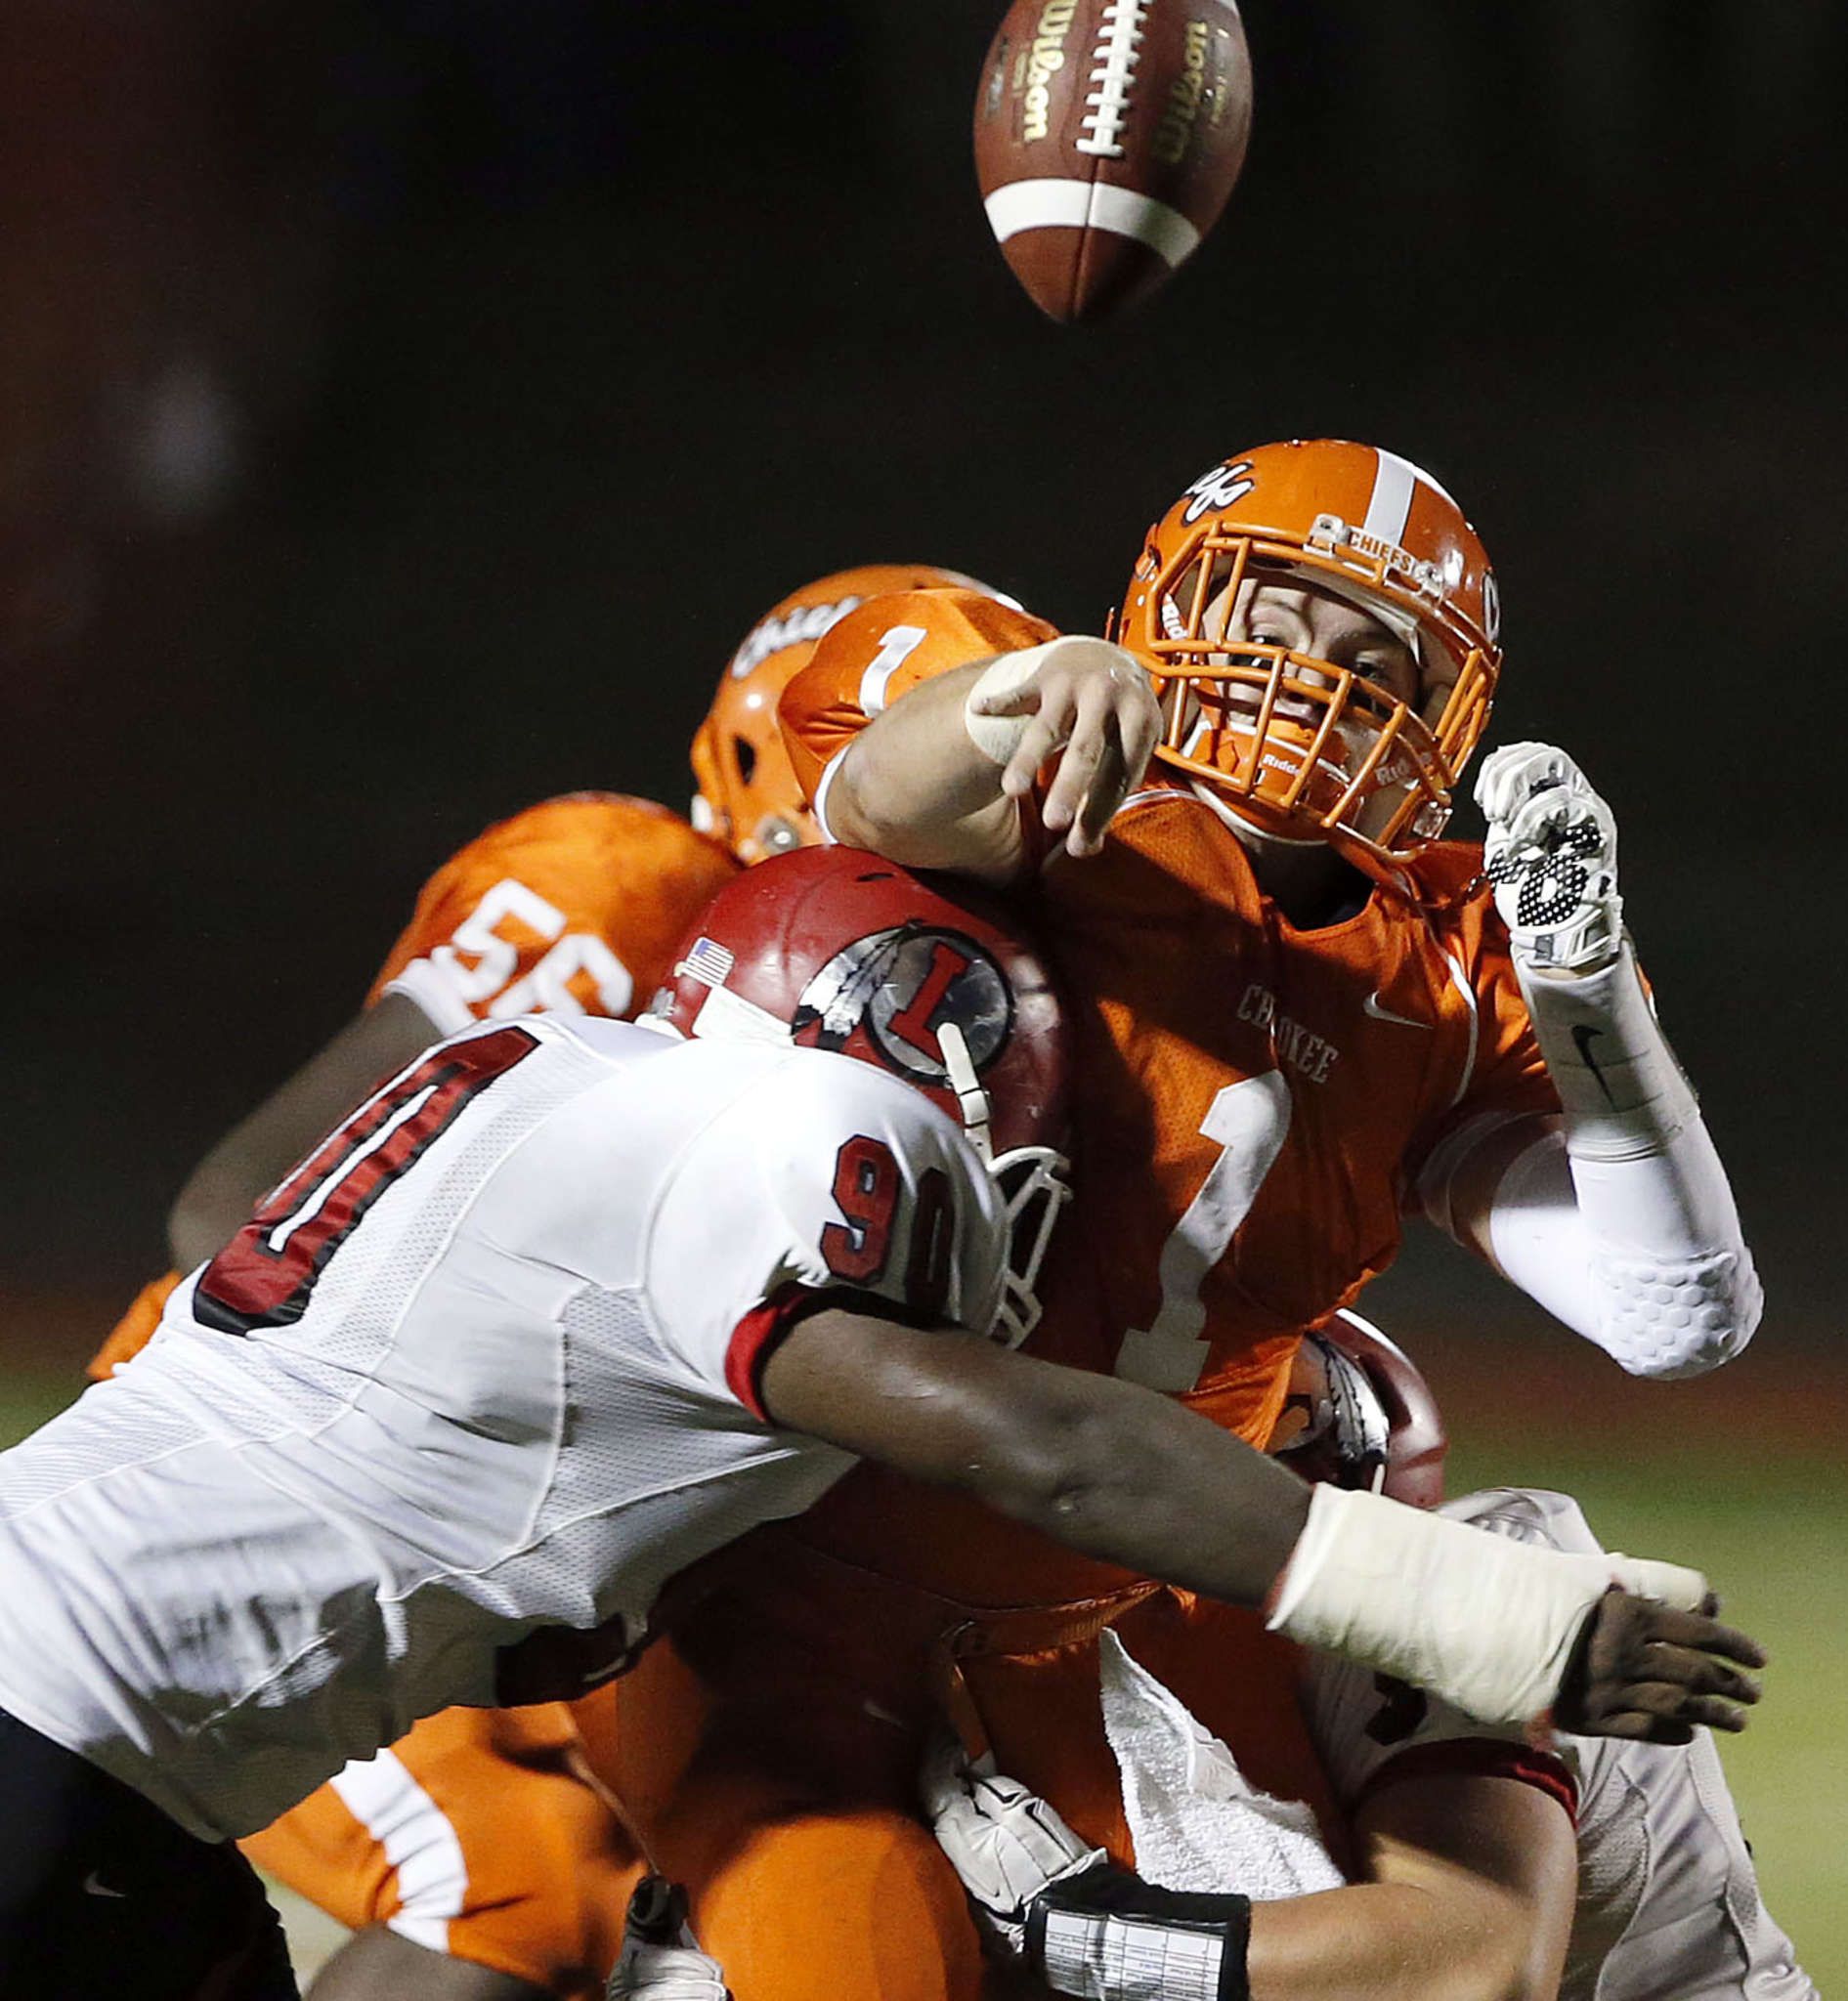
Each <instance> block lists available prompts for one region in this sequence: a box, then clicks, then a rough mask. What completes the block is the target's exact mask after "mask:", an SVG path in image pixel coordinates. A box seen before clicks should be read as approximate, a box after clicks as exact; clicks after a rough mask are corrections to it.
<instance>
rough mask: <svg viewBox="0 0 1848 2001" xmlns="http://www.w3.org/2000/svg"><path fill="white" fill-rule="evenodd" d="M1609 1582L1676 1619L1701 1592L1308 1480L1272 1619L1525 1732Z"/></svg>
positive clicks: (1692, 1574) (1671, 1574)
mask: <svg viewBox="0 0 1848 2001" xmlns="http://www.w3.org/2000/svg"><path fill="white" fill-rule="evenodd" d="M1612 1585H1616V1586H1618V1587H1620V1588H1621V1589H1622V1590H1625V1591H1631V1592H1635V1593H1637V1594H1638V1595H1639V1596H1642V1597H1653V1598H1658V1599H1660V1600H1661V1601H1662V1602H1663V1603H1664V1604H1669V1605H1675V1606H1679V1607H1680V1608H1681V1609H1682V1610H1684V1611H1698V1609H1699V1607H1700V1605H1701V1603H1702V1602H1703V1601H1704V1599H1705V1597H1706V1592H1707V1586H1706V1579H1705V1578H1703V1577H1702V1576H1701V1575H1700V1573H1699V1572H1698V1571H1696V1570H1685V1569H1683V1568H1682V1567H1681V1566H1680V1565H1679V1564H1674V1563H1655V1562H1651V1561H1649V1560H1647V1559H1645V1558H1641V1557H1635V1556H1619V1555H1573V1554H1564V1553H1562V1552H1560V1551H1557V1550H1543V1549H1534V1548H1529V1547H1527V1546H1525V1545H1523V1544H1520V1543H1511V1542H1507V1541H1505V1540H1504V1539H1503V1538H1502V1537H1500V1536H1485V1535H1482V1534H1479V1533H1478V1532H1477V1531H1476V1530H1474V1529H1471V1528H1469V1527H1467V1526H1465V1524H1464V1523H1462V1522H1460V1521H1448V1520H1446V1519H1444V1517H1442V1516H1441V1515H1436V1514H1426V1513H1423V1512H1422V1511H1419V1510H1418V1509H1415V1508H1405V1507H1402V1506H1400V1504H1399V1503H1398V1502H1397V1501H1388V1500H1386V1499H1384V1498H1383V1497H1382V1496H1379V1495H1375V1494H1367V1493H1361V1492H1357V1491H1349V1490H1346V1489H1343V1488H1340V1487H1326V1486H1318V1487H1317V1488H1316V1489H1315V1491H1314V1494H1313V1496H1312V1497H1311V1502H1310V1511H1309V1520H1308V1522H1307V1524H1306V1525H1305V1527H1304V1530H1303V1533H1302V1536H1301V1537H1300V1539H1299V1540H1298V1542H1297V1545H1296V1548H1295V1550H1294V1552H1292V1554H1291V1556H1290V1561H1289V1566H1288V1568H1287V1569H1286V1570H1285V1572H1284V1574H1283V1584H1282V1590H1281V1592H1280V1594H1279V1596H1278V1598H1277V1603H1276V1607H1275V1610H1274V1611H1273V1612H1272V1614H1271V1617H1270V1621H1269V1624H1270V1628H1271V1630H1272V1631H1273V1632H1278V1633H1283V1634H1285V1635H1287V1636H1288V1637H1289V1638H1290V1639H1294V1640H1296V1641H1298V1642H1299V1643H1300V1644H1302V1645H1304V1646H1313V1647H1321V1648H1323V1649H1324V1650H1326V1651H1327V1652H1330V1653H1338V1654H1342V1655H1344V1656H1345V1657H1346V1658H1347V1659H1349V1660H1352V1661H1357V1662H1359V1663H1360V1664H1361V1665H1362V1666H1365V1667H1369V1668H1374V1669H1377V1670H1379V1671H1380V1672H1381V1673H1384V1674H1388V1675H1394V1676H1397V1678H1398V1679H1399V1680H1400V1681H1402V1682H1411V1683H1412V1684H1413V1685H1414V1686H1415V1687H1419V1688H1428V1689H1430V1691H1431V1692H1432V1693H1433V1694H1434V1695H1440V1696H1441V1697H1442V1698H1443V1699H1444V1700H1445V1701H1446V1702H1449V1703H1452V1704H1454V1705H1455V1706H1456V1707H1457V1708H1458V1709H1460V1710H1462V1711H1463V1712H1464V1713H1465V1714H1466V1715H1468V1716H1473V1717H1475V1718H1477V1719H1478V1720H1479V1721H1480V1722H1483V1723H1486V1724H1530V1723H1532V1722H1534V1721H1535V1720H1536V1719H1538V1718H1541V1717H1543V1716H1544V1715H1545V1713H1546V1712H1547V1711H1548V1710H1549V1709H1550V1708H1551V1707H1552V1705H1553V1702H1554V1700H1555V1698H1556V1697H1557V1696H1558V1694H1559V1687H1560V1682H1561V1681H1562V1679H1563V1678H1564V1676H1565V1673H1566V1668H1567V1664H1568V1662H1569V1660H1570V1658H1571V1652H1572V1647H1573V1644H1574V1642H1575V1641H1576V1639H1577V1638H1578V1634H1579V1629H1580V1628H1581V1627H1582V1626H1583V1624H1584V1622H1585V1616H1586V1614H1587V1613H1588V1612H1589V1611H1590V1610H1591V1608H1592V1607H1593V1606H1594V1605H1595V1604H1596V1603H1597V1601H1598V1599H1599V1598H1600V1597H1603V1596H1604V1594H1605V1593H1606V1592H1607V1591H1608V1590H1610V1589H1611V1587H1612Z"/></svg>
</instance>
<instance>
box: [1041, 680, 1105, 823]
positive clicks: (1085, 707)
mask: <svg viewBox="0 0 1848 2001" xmlns="http://www.w3.org/2000/svg"><path fill="white" fill-rule="evenodd" d="M1107 712H1108V711H1107V710H1104V711H1103V712H1102V713H1099V704H1098V703H1097V702H1096V701H1094V700H1089V699H1087V700H1085V701H1082V702H1080V704H1079V708H1078V713H1077V716H1076V717H1075V718H1074V720H1073V723H1072V733H1071V741H1070V742H1069V743H1068V744H1067V745H1065V748H1064V751H1063V753H1062V754H1061V756H1060V757H1059V760H1058V775H1057V776H1056V777H1055V778H1054V779H1053V788H1052V790H1051V791H1049V792H1048V793H1047V795H1046V825H1047V827H1048V828H1049V829H1050V830H1052V831H1053V832H1054V833H1056V832H1058V831H1060V830H1062V829H1064V828H1067V827H1070V828H1072V829H1074V830H1076V827H1077V821H1078V812H1079V808H1080V807H1081V806H1082V805H1083V804H1084V802H1085V798H1086V796H1087V794H1088V793H1089V792H1090V790H1091V788H1092V785H1093V784H1094V782H1095V781H1096V776H1097V770H1098V767H1099V766H1100V765H1101V764H1102V762H1103V759H1104V752H1105V749H1106V740H1105V737H1104V734H1103V728H1102V723H1103V715H1104V714H1107Z"/></svg>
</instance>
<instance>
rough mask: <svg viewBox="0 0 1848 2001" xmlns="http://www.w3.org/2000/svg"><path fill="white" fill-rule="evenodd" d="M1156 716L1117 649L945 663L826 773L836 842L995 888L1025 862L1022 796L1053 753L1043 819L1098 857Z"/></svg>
mask: <svg viewBox="0 0 1848 2001" xmlns="http://www.w3.org/2000/svg"><path fill="white" fill-rule="evenodd" d="M1158 723H1159V716H1158V712H1157V710H1156V706H1155V698H1154V695H1153V693H1152V692H1151V691H1150V688H1149V685H1148V676H1147V675H1146V674H1145V673H1144V672H1143V671H1142V669H1141V668H1140V667H1139V665H1138V664H1137V662H1136V661H1135V660H1133V659H1132V658H1131V656H1130V655H1128V654H1127V653H1125V652H1124V651H1123V650H1122V648H1121V647H1117V646H1112V645H1110V644H1109V643H1108V642H1107V641H1105V640H1101V639H1087V638H1081V637H1076V636H1072V637H1066V638H1062V639H1052V640H1048V641H1046V642H1045V643H1044V644H1042V645H1039V646H1034V647H1027V648H1025V649H1023V650H1022V651H1020V652H1018V653H1011V654H1004V655H1002V656H1001V657H1000V658H998V659H991V660H977V661H975V662H973V663H972V664H970V665H967V666H961V667H956V668H952V669H951V670H949V671H948V672H946V673H943V674H940V675H938V676H936V677H935V678H934V679H931V680H928V681H924V682H921V683H919V685H918V686H917V687H915V688H913V689H911V690H909V691H908V692H907V693H906V694H905V695H904V696H903V697H902V698H901V699H900V700H899V701H896V702H893V703H892V705H891V707H890V708H888V709H886V710H884V711H883V712H882V713H881V714H879V715H876V716H875V717H874V718H873V720H872V721H871V722H870V723H868V725H867V726H866V728H865V729H864V730H863V731H862V732H861V734H860V735H859V736H858V737H856V738H855V739H854V740H853V742H852V743H851V744H850V745H848V746H847V747H846V749H845V750H844V751H843V752H842V753H841V754H840V757H839V759H838V764H837V766H836V767H835V769H833V770H832V771H831V773H830V774H829V779H828V785H827V789H826V792H825V795H824V798H823V800H822V802H821V803H822V811H823V814H824V818H825V822H826V825H827V827H828V830H829V831H830V833H831V834H833V836H834V837H835V838H836V839H838V840H842V841H846V842H848V843H850V844H851V845H853V846H856V847H866V848H871V849H873V850H875V851H876V852H877V853H880V854H884V855H889V856H890V857H891V858H892V860H894V861H896V862H903V863H905V864H906V866H907V867H910V868H917V869H955V870H959V871H961V872H962V873H966V874H971V875H975V876H978V877H980V878H981V879H982V880H985V881H990V882H1006V881H1009V880H1010V879H1011V878H1012V877H1013V876H1015V875H1017V874H1018V873H1019V872H1020V870H1021V868H1022V866H1023V865H1024V863H1025V860H1026V846H1025V841H1024V838H1023V836H1022V831H1021V826H1020V813H1019V801H1020V800H1021V799H1023V798H1024V797H1025V796H1026V794H1027V793H1028V792H1029V791H1030V790H1031V789H1032V788H1033V784H1034V781H1035V779H1036V778H1037V776H1038V774H1039V772H1040V769H1041V767H1042V766H1043V765H1045V764H1046V763H1047V762H1048V761H1049V760H1050V759H1052V758H1053V757H1056V758H1057V760H1058V764H1057V770H1056V772H1055V773H1054V775H1053V781H1052V785H1051V787H1050V788H1049V789H1048V791H1047V794H1046V799H1045V803H1044V805H1043V806H1042V808H1041V812H1040V820H1041V824H1042V826H1044V828H1045V829H1046V830H1047V831H1048V832H1049V833H1051V834H1053V835H1059V834H1062V835H1064V837H1065V846H1066V849H1067V851H1068V852H1069V853H1071V854H1074V855H1089V854H1095V853H1096V851H1097V849H1098V848H1099V847H1100V846H1101V845H1102V843H1103V834H1104V830H1105V828H1107V827H1108V826H1109V824H1110V818H1111V815H1112V814H1114V813H1115V811H1116V809H1117V808H1118V807H1119V806H1120V805H1121V804H1122V803H1123V799H1124V796H1125V794H1126V793H1127V792H1128V791H1129V790H1130V788H1131V787H1132V786H1134V785H1135V784H1136V783H1137V781H1138V780H1139V778H1140V777H1141V775H1142V771H1143V769H1144V767H1145V766H1146V765H1147V762H1148V757H1149V752H1150V751H1151V750H1152V748H1153V747H1154V743H1155V737H1156V732H1157V727H1158Z"/></svg>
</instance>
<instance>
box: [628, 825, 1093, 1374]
mask: <svg viewBox="0 0 1848 2001" xmlns="http://www.w3.org/2000/svg"><path fill="white" fill-rule="evenodd" d="M649 1014H650V1015H651V1016H652V1017H654V1018H655V1019H657V1020H661V1021H664V1022H666V1023H667V1024H669V1025H671V1026H672V1027H673V1028H674V1029H676V1030H677V1031H678V1032H679V1033H680V1034H682V1035H685V1036H695V1037H706V1036H719V1037H723V1038H726V1039H728V1040H732V1041H762V1042H769V1043H794V1044H795V1046H797V1047H799V1048H809V1049H833V1050H838V1052H839V1053H841V1054H842V1055H847V1056H857V1057H858V1058H859V1059H860V1060H861V1061H862V1062H864V1063H874V1064H877V1065H879V1067H880V1068H881V1069H882V1070H889V1071H890V1072H891V1073H892V1074H893V1075H894V1076H896V1077H900V1078H902V1079H903V1080H904V1081H905V1082H906V1083H907V1084H909V1085H911V1086H914V1087H915V1088H916V1089H918V1090H921V1091H923V1092H924V1096H925V1097H927V1098H929V1099H930V1100H931V1102H932V1103H933V1104H935V1105H937V1106H938V1107H939V1108H940V1109H941V1110H942V1111H944V1112H946V1113H948V1115H949V1116H950V1117H951V1118H952V1119H953V1120H955V1121H956V1122H957V1124H958V1125H959V1126H960V1127H961V1128H963V1130H964V1131H965V1132H966V1133H967V1136H968V1138H969V1141H970V1143H971V1144H972V1145H973V1146H974V1148H975V1150H976V1151H977V1153H979V1154H980V1155H981V1157H982V1159H983V1161H984V1163H985V1164H986V1165H987V1168H988V1171H989V1173H990V1174H991V1175H992V1176H993V1177H994V1179H995V1180H996V1181H997V1183H998V1184H999V1185H1000V1186H1001V1189H1002V1192H1003V1194H1004V1196H1005V1198H1006V1200H1007V1203H1008V1208H1009V1213H1010V1217H1011V1219H1012V1222H1013V1228H1014V1256H1013V1258H1012V1259H1011V1260H1010V1261H1011V1264H1012V1277H1013V1284H1012V1286H1011V1287H1010V1302H1009V1304H1008V1305H1007V1306H1005V1307H1004V1309H1003V1314H1004V1323H1005V1326H1006V1338H1009V1339H1011V1340H1015V1341H1018V1340H1024V1339H1025V1337H1026V1335H1027V1333H1028V1332H1029V1331H1030V1329H1031V1327H1032V1325H1033V1322H1034V1321H1035V1320H1037V1318H1038V1316H1039V1307H1038V1304H1037V1299H1036V1298H1035V1286H1036V1284H1037V1280H1038V1275H1039V1267H1040V1263H1041V1260H1042V1259H1043V1258H1044V1256H1045V1253H1046V1246H1047V1243H1048V1241H1049V1240H1050V1238H1051V1235H1052V1227H1053V1221H1054V1220H1055V1218H1056V1216H1057V1213H1058V1209H1059V1206H1060V1204H1061V1203H1062V1202H1063V1201H1064V1200H1065V1198H1066V1196H1067V1194H1068V1193H1069V1190H1068V1189H1067V1187H1066V1184H1065V1178H1064V1176H1065V1162H1064V1160H1063V1158H1062V1157H1061V1155H1060V1152H1059V1149H1060V1147H1061V1145H1062V1144H1063V1141H1064V1137H1065V1128H1066V1109H1065V1104H1066V1100H1065V1075H1066V1065H1065V1025H1064V1016H1063V1012H1062V1010H1061V1008H1060V1006H1059V1001H1058V997H1057V994H1056V992H1055V991H1054V989H1053V982H1052V977H1051V975H1050V973H1049V972H1048V970H1047V967H1046V964H1045V962H1044V960H1042V959H1041V958H1040V957H1039V955H1038V954H1037V953H1035V952H1034V951H1033V949H1032V948H1031V947H1030V946H1029V945H1027V944H1026V943H1024V942H1023V940H1022V939H1021V937H1020V936H1019V933H1018V930H1017V928H1016V925H1015V922H1014V920H1013V918H1012V917H1011V916H1010V915H1009V914H1008V913H1006V912H1005V911H1004V910H1003V909H1002V908H1001V906H1000V905H999V903H998V902H997V901H996V900H995V899H994V898H993V897H991V896H989V895H988V894H986V893H985V892H983V891H981V890H979V889H977V888H975V887H974V886H973V885H971V884H968V883H965V882H961V881H958V880H955V879H954V878H951V877H948V876H933V877H925V876H922V875H915V874H913V873H911V871H910V870H908V869H902V868H900V867H899V866H898V864H897V863H895V862H888V861H886V860H884V859H883V857H881V856H879V855H872V854H867V853H865V852H863V851H862V850H860V849H858V848H842V847H823V848H807V849H803V850H801V851H799V852H796V853H794V854H788V855H779V856H775V857H773V858H772V859H771V860H769V861H767V862H764V863H762V864H761V865H760V866H758V867H757V868H755V869H752V870H750V871H749V872H747V873H745V874H742V875H740V876H738V877H737V879H736V880H734V881H732V882H729V883H727V884H726V886H725V887H724V888H723V889H722V890H720V891H719V893H718V895H717V896H715V897H714V898H713V899H712V901H711V902H710V903H709V904H708V905H707V907H706V909H705V911H704V912H702V914H701V915H700V917H699V920H698V922H697V924H696V925H695V927H694V930H693V932H692V933H691V935H690V936H689V937H688V938H687V939H686V940H685V941H684V942H683V943H682V946H681V949H680V953H679V956H678V958H677V959H676V962H675V964H674V968H673V971H672V973H671V975H670V976H669V978H668V982H667V984H666V986H665V987H663V988H662V990H661V992H660V993H659V994H657V995H656V996H655V1000H654V1003H653V1005H652V1006H651V1007H650V1009H649Z"/></svg>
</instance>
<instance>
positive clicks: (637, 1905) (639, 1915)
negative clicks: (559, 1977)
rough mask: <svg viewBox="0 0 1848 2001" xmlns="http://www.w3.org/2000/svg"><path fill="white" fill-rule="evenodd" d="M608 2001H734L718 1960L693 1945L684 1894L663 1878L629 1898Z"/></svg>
mask: <svg viewBox="0 0 1848 2001" xmlns="http://www.w3.org/2000/svg"><path fill="white" fill-rule="evenodd" d="M604 1997H605V2001H731V1995H730V1993H729V1992H728V1991H727V1989H726V1986H725V1976H724V1974H723V1973H722V1972H721V1971H720V1970H719V1964H718V1961H717V1960H715V1959H711V1958H709V1957H708V1956H707V1954H705V1953H704V1952H702V1951H700V1950H699V1948H698V1947H697V1946H696V1945H695V1944H694V1942H693V1934H692V1933H691V1932H689V1931H688V1930H687V1928H686V1896H685V1894H684V1893H683V1892H682V1891H680V1890H679V1889H678V1888H677V1887H676V1886H675V1885H673V1884H671V1883H668V1882H667V1881H666V1879H665V1878H664V1877H660V1876H645V1877H643V1879H642V1881H641V1882H640V1883H639V1884H638V1885H637V1886H636V1889H635V1894H634V1895H633V1896H631V1897H630V1898H629V1905H628V1923H627V1925H626V1926H625V1928H624V1929H623V1949H622V1951H621V1952H620V1953H618V1955H617V1960H616V1965H615V1966H614V1967H613V1968H612V1969H611V1972H610V1983H609V1985H608V1986H607V1987H606V1988H605V1989H604Z"/></svg>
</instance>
